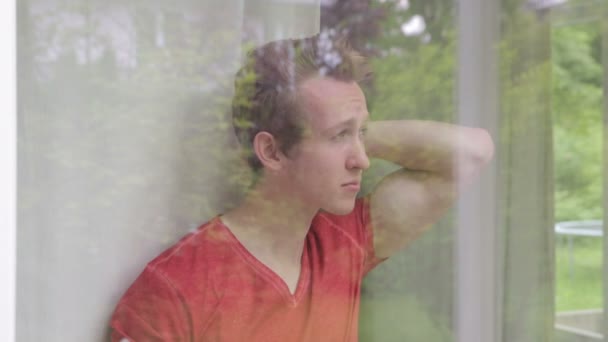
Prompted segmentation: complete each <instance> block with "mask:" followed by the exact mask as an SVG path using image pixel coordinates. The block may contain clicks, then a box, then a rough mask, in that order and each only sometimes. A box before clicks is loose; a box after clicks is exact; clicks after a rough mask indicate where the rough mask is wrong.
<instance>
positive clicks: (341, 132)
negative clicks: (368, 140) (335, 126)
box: [334, 129, 349, 139]
mask: <svg viewBox="0 0 608 342" xmlns="http://www.w3.org/2000/svg"><path fill="white" fill-rule="evenodd" d="M348 133H349V132H348V130H346V129H345V130H343V131H340V133H338V134H337V135H335V136H334V139H341V138H344V137H346V136H347V135H348Z"/></svg>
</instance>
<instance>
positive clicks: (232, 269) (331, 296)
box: [111, 199, 382, 342]
mask: <svg viewBox="0 0 608 342" xmlns="http://www.w3.org/2000/svg"><path fill="white" fill-rule="evenodd" d="M369 216H370V215H369V201H368V200H367V199H357V201H356V203H355V208H354V210H353V212H352V213H350V214H348V215H344V216H337V215H332V214H329V213H325V212H320V213H319V214H317V215H316V216H315V217H314V219H313V221H312V225H311V228H310V230H309V232H308V234H307V236H306V241H305V244H304V250H303V253H302V267H301V274H300V278H299V281H298V285H297V288H296V290H295V293H294V294H293V295H292V294H291V292H290V291H289V289H288V287H287V285H286V284H285V282H284V281H283V280H282V279H281V278H280V277H279V276H278V275H276V274H275V273H274V272H273V271H271V270H270V269H269V268H268V267H266V266H265V265H264V264H262V263H261V262H260V261H259V260H257V259H256V258H255V257H254V256H253V255H251V254H250V253H249V252H248V251H247V250H246V249H245V247H243V245H241V244H240V243H239V241H238V240H237V239H236V238H235V236H234V235H232V233H231V232H230V230H229V229H228V228H227V227H226V226H225V225H224V224H223V223H222V221H221V220H220V219H219V216H218V217H215V218H214V219H212V220H211V221H209V222H207V223H205V224H204V225H202V226H201V227H200V228H198V229H197V230H196V231H195V232H194V233H191V234H188V235H186V236H185V237H184V238H183V239H181V240H180V241H179V242H178V243H177V244H176V245H174V246H173V247H171V248H169V249H168V250H166V251H165V252H163V253H162V254H161V255H159V256H158V257H157V258H156V259H154V260H153V261H152V262H150V263H149V264H148V265H147V267H146V268H145V269H144V271H143V272H142V273H141V274H140V275H139V277H138V278H137V279H136V280H135V282H134V283H133V285H131V287H130V288H129V289H128V290H127V292H126V293H125V295H124V296H123V297H122V299H121V300H120V302H119V303H118V306H117V308H116V311H115V312H114V315H113V316H112V319H111V326H112V328H113V333H112V341H121V339H125V338H126V340H128V341H138V342H139V341H238V342H240V341H265V342H266V341H281V342H283V341H314V342H318V341H332V342H333V341H357V333H358V331H357V330H358V316H359V298H360V293H361V280H362V278H363V276H364V275H365V274H366V273H367V272H368V271H369V270H370V269H372V268H373V267H374V266H375V265H377V264H378V263H379V262H380V261H382V260H380V259H378V258H376V257H375V255H374V250H373V241H372V230H371V226H370V224H369V222H370V217H369Z"/></svg>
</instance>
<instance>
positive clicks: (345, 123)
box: [323, 115, 369, 133]
mask: <svg viewBox="0 0 608 342" xmlns="http://www.w3.org/2000/svg"><path fill="white" fill-rule="evenodd" d="M356 121H357V120H356V119H355V118H350V119H348V120H344V121H342V122H339V123H337V124H335V125H333V126H331V127H328V128H326V129H324V130H323V133H327V132H330V131H333V130H335V129H338V128H341V127H348V126H352V125H354V124H355V122H356ZM368 123H369V115H367V116H366V117H365V119H364V120H363V124H362V125H361V126H363V127H366V126H367V124H368Z"/></svg>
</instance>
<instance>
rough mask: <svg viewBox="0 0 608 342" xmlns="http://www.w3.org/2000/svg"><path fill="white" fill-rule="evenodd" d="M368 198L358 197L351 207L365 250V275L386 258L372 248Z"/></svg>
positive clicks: (372, 239)
mask: <svg viewBox="0 0 608 342" xmlns="http://www.w3.org/2000/svg"><path fill="white" fill-rule="evenodd" d="M369 199H370V198H369V196H365V197H361V198H358V199H357V200H356V201H355V208H354V209H353V215H355V217H356V218H357V220H358V221H359V227H360V228H359V229H360V230H361V231H360V238H361V243H362V247H363V249H364V250H365V261H364V265H363V275H366V274H367V273H368V272H369V271H371V270H372V269H373V268H374V267H376V266H377V265H378V264H379V263H381V262H383V261H384V260H386V259H388V258H378V257H377V256H376V250H375V249H374V227H373V226H372V223H371V213H370V205H369V202H370V201H369Z"/></svg>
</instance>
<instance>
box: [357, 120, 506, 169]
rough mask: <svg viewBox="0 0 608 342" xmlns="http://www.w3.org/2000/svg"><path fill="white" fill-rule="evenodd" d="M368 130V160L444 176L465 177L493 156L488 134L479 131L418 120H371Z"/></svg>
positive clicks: (366, 143)
mask: <svg viewBox="0 0 608 342" xmlns="http://www.w3.org/2000/svg"><path fill="white" fill-rule="evenodd" d="M367 128H368V129H367V135H366V138H365V145H366V151H367V153H368V155H369V157H371V158H379V159H384V160H388V161H391V162H393V163H396V164H398V165H401V166H402V167H404V168H406V169H410V170H417V171H427V172H431V173H435V174H440V175H442V176H445V177H457V176H458V174H460V176H461V177H462V176H466V175H468V174H470V173H471V172H472V171H475V170H477V169H479V168H480V167H481V166H482V165H484V164H485V163H487V162H488V161H489V160H490V159H491V158H492V155H493V153H494V144H493V143H492V139H491V137H490V135H489V134H488V133H487V131H485V130H483V129H480V128H471V127H464V126H457V125H452V124H447V123H442V122H434V121H419V120H390V121H373V122H370V123H369V124H368V127H367ZM457 171H460V172H457Z"/></svg>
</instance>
